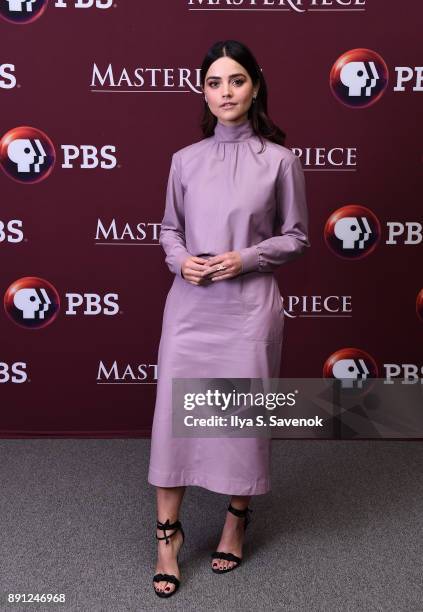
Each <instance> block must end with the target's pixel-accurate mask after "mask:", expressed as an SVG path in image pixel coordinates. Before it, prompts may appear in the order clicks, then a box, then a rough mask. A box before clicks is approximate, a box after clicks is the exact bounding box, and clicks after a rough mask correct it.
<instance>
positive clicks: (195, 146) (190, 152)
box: [173, 136, 212, 163]
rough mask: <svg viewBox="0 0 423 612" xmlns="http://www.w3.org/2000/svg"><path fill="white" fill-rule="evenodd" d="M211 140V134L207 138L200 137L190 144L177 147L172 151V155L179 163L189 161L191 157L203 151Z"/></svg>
mask: <svg viewBox="0 0 423 612" xmlns="http://www.w3.org/2000/svg"><path fill="white" fill-rule="evenodd" d="M211 141H212V137H211V136H210V137H209V138H202V139H201V140H199V141H197V142H193V143H192V144H189V145H186V146H185V147H182V148H181V149H178V150H177V151H175V152H174V153H173V157H174V158H175V159H178V160H179V161H180V163H183V162H184V161H189V160H190V159H191V158H192V157H195V156H197V155H199V154H201V153H202V152H203V151H205V150H206V149H207V148H208V147H209V146H210V143H211Z"/></svg>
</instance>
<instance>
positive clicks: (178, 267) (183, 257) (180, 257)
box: [176, 251, 191, 278]
mask: <svg viewBox="0 0 423 612" xmlns="http://www.w3.org/2000/svg"><path fill="white" fill-rule="evenodd" d="M188 257H191V255H190V254H189V253H188V251H185V252H182V253H180V254H179V255H178V256H177V258H176V271H177V273H178V274H179V276H180V277H182V278H185V277H184V275H183V274H182V264H183V263H184V261H185V260H186V259H188Z"/></svg>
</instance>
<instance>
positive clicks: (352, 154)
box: [0, 0, 423, 437]
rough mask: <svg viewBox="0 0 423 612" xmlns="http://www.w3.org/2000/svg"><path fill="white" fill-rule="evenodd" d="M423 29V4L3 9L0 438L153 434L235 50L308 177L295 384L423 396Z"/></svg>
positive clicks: (332, 0) (284, 275)
mask: <svg viewBox="0 0 423 612" xmlns="http://www.w3.org/2000/svg"><path fill="white" fill-rule="evenodd" d="M422 20H423V5H422V3H421V2H420V0H415V1H413V0H408V1H407V2H402V3H398V2H395V1H394V0H391V1H388V2H387V1H386V0H232V1H229V0H227V1H223V0H209V1H207V0H154V1H153V0H50V1H47V0H0V99H1V115H0V123H1V126H0V166H1V172H0V188H1V206H0V261H1V273H0V293H1V298H2V307H1V311H0V338H1V342H0V405H1V422H0V435H1V436H2V437H21V436H22V437H24V436H43V435H58V436H60V435H63V436H65V435H66V436H69V435H75V436H148V435H149V433H150V430H151V423H152V416H153V410H154V402H155V394H156V383H157V354H158V345H159V340H160V333H161V323H162V314H163V308H164V303H165V299H166V295H167V292H168V290H169V288H170V285H171V283H172V280H173V279H172V275H171V273H170V272H169V270H168V268H167V266H166V264H165V261H164V258H165V255H164V252H163V250H162V248H161V247H160V245H159V243H158V238H159V233H160V222H161V220H162V218H163V213H164V204H165V192H166V183H167V177H168V174H169V170H170V160H171V156H172V153H174V152H175V151H177V150H178V149H180V148H182V147H184V146H186V145H189V144H191V143H193V142H196V141H198V140H200V139H201V138H202V134H201V131H200V128H199V123H200V119H201V115H202V110H203V105H204V97H203V96H202V93H201V88H200V74H199V67H200V65H201V62H202V60H203V57H204V55H205V53H206V51H207V50H208V48H209V47H210V46H211V45H212V44H213V43H214V42H216V41H218V40H225V39H235V40H239V41H241V42H243V43H244V44H246V45H247V46H248V47H250V49H251V50H252V52H253V53H254V54H255V56H256V57H257V60H258V62H259V64H260V67H261V69H262V70H263V73H264V76H265V78H266V81H267V85H268V89H269V115H270V117H271V118H272V119H273V120H274V121H275V122H276V123H277V124H278V125H279V126H280V127H281V128H282V129H283V130H284V131H285V132H286V133H287V141H286V146H287V147H289V148H290V149H291V150H292V151H293V152H294V153H295V154H297V155H298V156H299V157H300V159H301V162H302V165H303V168H304V172H305V177H306V185H307V199H308V207H309V214H310V242H311V248H310V249H309V250H308V251H307V253H306V254H305V255H304V256H303V257H301V258H299V259H298V260H297V261H295V262H292V263H290V264H287V265H285V266H282V267H281V268H279V269H278V270H277V271H276V277H277V280H278V283H279V287H280V291H281V295H282V297H283V300H284V305H285V330H284V345H283V354H282V366H281V373H280V375H281V376H285V377H295V378H301V377H309V378H319V377H329V378H330V377H337V376H341V377H349V378H351V379H352V380H362V379H366V378H369V377H374V378H385V379H389V380H391V381H395V380H403V381H408V382H411V383H414V384H418V385H421V384H422V382H423V350H422V343H423V269H422V268H423V266H422V264H423V258H422V251H423V242H422V218H423V215H422V204H421V192H422V163H423V148H422V132H421V125H422V124H421V119H422V107H423V48H422V39H421V28H419V27H418V24H420V23H422ZM193 375H194V376H195V373H193Z"/></svg>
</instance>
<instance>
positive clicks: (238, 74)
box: [207, 72, 245, 81]
mask: <svg viewBox="0 0 423 612" xmlns="http://www.w3.org/2000/svg"><path fill="white" fill-rule="evenodd" d="M236 76H245V74H242V72H237V73H236V74H230V75H229V78H230V79H231V78H232V77H236ZM220 78H221V77H220V76H209V77H207V81H208V80H209V79H220Z"/></svg>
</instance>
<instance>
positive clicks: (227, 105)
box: [222, 102, 235, 108]
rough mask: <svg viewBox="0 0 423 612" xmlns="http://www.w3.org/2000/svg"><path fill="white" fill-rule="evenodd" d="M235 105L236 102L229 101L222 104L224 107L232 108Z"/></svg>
mask: <svg viewBox="0 0 423 612" xmlns="http://www.w3.org/2000/svg"><path fill="white" fill-rule="evenodd" d="M233 106H235V103H232V102H231V103H229V104H222V108H232V107H233Z"/></svg>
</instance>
